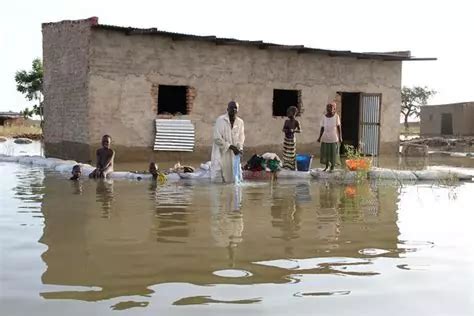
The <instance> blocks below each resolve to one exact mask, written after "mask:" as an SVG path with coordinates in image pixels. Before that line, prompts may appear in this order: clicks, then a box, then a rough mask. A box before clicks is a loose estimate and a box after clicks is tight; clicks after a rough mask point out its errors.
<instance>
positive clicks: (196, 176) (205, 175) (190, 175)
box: [178, 169, 211, 180]
mask: <svg viewBox="0 0 474 316" xmlns="http://www.w3.org/2000/svg"><path fill="white" fill-rule="evenodd" d="M178 175H179V177H180V178H181V179H189V180H206V179H211V171H210V170H203V169H199V170H197V171H195V172H181V173H179V174H178Z"/></svg>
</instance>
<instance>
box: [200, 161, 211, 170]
mask: <svg viewBox="0 0 474 316" xmlns="http://www.w3.org/2000/svg"><path fill="white" fill-rule="evenodd" d="M200 168H201V169H202V170H211V162H210V161H208V162H206V163H202V164H201V166H200Z"/></svg>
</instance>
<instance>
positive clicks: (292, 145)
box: [283, 106, 301, 170]
mask: <svg viewBox="0 0 474 316" xmlns="http://www.w3.org/2000/svg"><path fill="white" fill-rule="evenodd" d="M296 114H298V108H297V107H296V106H290V107H289V108H288V110H287V111H286V115H287V116H288V119H287V120H286V121H285V124H284V125H283V133H285V139H284V141H283V168H285V169H290V170H295V169H296V139H295V133H301V126H300V122H298V120H296V119H295V116H296Z"/></svg>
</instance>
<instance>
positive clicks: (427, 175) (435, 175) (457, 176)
mask: <svg viewBox="0 0 474 316" xmlns="http://www.w3.org/2000/svg"><path fill="white" fill-rule="evenodd" d="M415 175H416V177H417V178H418V180H421V181H436V180H472V175H469V174H463V173H461V172H451V171H441V170H419V171H415Z"/></svg>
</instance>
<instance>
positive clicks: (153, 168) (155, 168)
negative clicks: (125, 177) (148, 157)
mask: <svg viewBox="0 0 474 316" xmlns="http://www.w3.org/2000/svg"><path fill="white" fill-rule="evenodd" d="M148 172H149V173H150V174H151V176H152V177H153V180H156V178H158V166H157V164H156V163H154V162H150V166H149V167H148Z"/></svg>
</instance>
